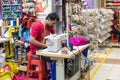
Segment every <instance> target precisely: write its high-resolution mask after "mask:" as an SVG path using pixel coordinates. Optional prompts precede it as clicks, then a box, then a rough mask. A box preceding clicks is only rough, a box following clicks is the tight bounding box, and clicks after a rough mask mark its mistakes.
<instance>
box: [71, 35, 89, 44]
mask: <svg viewBox="0 0 120 80" xmlns="http://www.w3.org/2000/svg"><path fill="white" fill-rule="evenodd" d="M69 42H71V43H72V44H73V46H80V45H85V44H87V43H88V42H89V40H88V39H87V38H84V37H75V38H69Z"/></svg>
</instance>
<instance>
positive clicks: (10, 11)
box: [2, 10, 21, 13]
mask: <svg viewBox="0 0 120 80" xmlns="http://www.w3.org/2000/svg"><path fill="white" fill-rule="evenodd" d="M2 12H4V13H5V12H21V10H17V11H2Z"/></svg>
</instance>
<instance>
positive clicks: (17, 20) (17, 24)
mask: <svg viewBox="0 0 120 80" xmlns="http://www.w3.org/2000/svg"><path fill="white" fill-rule="evenodd" d="M16 26H17V27H18V26H19V18H18V17H17V19H16Z"/></svg>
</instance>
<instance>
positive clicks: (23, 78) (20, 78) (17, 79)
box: [13, 75, 26, 80]
mask: <svg viewBox="0 0 120 80" xmlns="http://www.w3.org/2000/svg"><path fill="white" fill-rule="evenodd" d="M13 80H26V76H25V75H21V76H18V75H14V78H13Z"/></svg>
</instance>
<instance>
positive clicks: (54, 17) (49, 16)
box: [46, 12, 59, 21]
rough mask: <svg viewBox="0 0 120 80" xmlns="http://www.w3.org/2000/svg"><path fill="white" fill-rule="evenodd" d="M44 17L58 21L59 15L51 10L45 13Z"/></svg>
mask: <svg viewBox="0 0 120 80" xmlns="http://www.w3.org/2000/svg"><path fill="white" fill-rule="evenodd" d="M46 19H50V20H57V21H59V16H58V15H57V13H55V12H52V13H49V14H48V15H47V17H46Z"/></svg>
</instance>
